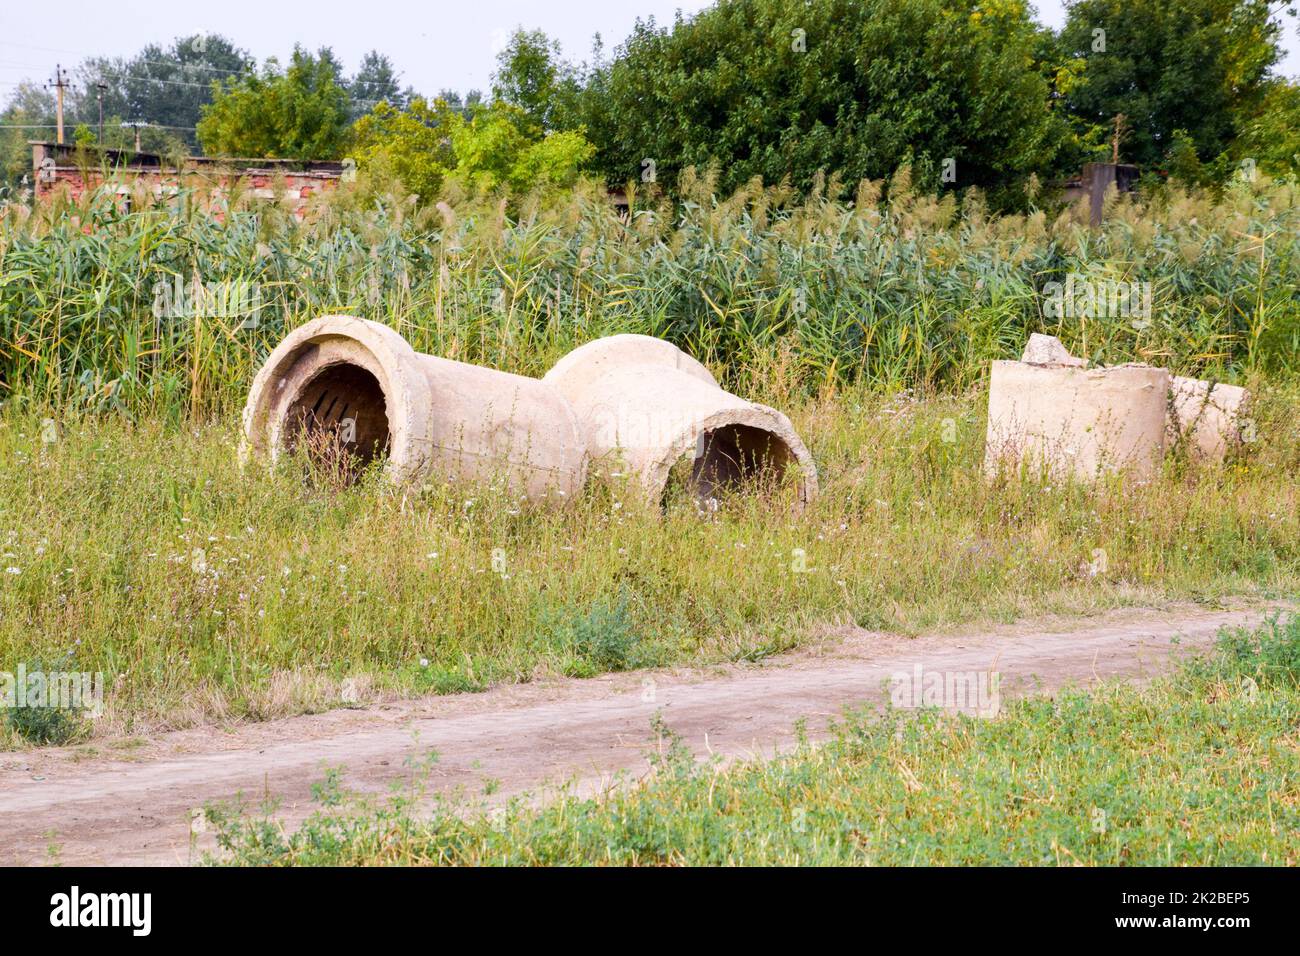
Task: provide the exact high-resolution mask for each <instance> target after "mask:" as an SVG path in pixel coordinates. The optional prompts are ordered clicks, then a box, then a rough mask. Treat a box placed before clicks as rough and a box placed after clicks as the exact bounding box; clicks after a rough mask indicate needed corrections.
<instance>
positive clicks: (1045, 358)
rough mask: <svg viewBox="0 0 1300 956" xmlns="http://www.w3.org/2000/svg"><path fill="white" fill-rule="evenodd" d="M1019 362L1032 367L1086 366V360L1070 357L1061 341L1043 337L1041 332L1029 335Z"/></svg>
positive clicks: (1052, 337) (1055, 338)
mask: <svg viewBox="0 0 1300 956" xmlns="http://www.w3.org/2000/svg"><path fill="white" fill-rule="evenodd" d="M1020 361H1022V362H1029V363H1030V364H1032V365H1068V366H1071V367H1078V368H1086V367H1087V365H1088V361H1087V359H1081V358H1075V357H1074V356H1073V355H1071V354H1070V351H1069V349H1067V348H1066V347H1065V346H1064V345H1062V344H1061V340H1060V339H1058V338H1057V337H1056V336H1054V335H1043V334H1042V333H1041V332H1032V333H1030V335H1029V341H1028V342H1027V343H1025V351H1024V354H1022V355H1021V356H1020Z"/></svg>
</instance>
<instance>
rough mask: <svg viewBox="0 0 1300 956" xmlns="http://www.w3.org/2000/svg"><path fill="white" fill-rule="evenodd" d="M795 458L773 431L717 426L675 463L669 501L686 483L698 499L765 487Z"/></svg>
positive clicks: (706, 499) (777, 477)
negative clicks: (688, 453) (692, 449)
mask: <svg viewBox="0 0 1300 956" xmlns="http://www.w3.org/2000/svg"><path fill="white" fill-rule="evenodd" d="M792 461H794V454H793V453H792V452H791V451H790V449H789V448H788V447H787V446H786V444H785V442H783V441H781V439H779V438H777V437H776V436H775V435H773V434H772V433H771V432H769V431H764V430H763V429H761V428H755V427H753V426H751V425H727V426H725V427H723V428H715V429H713V430H711V431H707V432H705V433H704V435H703V436H702V437H701V439H700V443H699V445H698V446H697V447H696V449H695V451H694V452H693V453H692V454H690V455H687V456H684V457H683V458H682V460H681V461H680V462H678V464H677V465H676V466H674V468H673V471H672V473H671V474H670V476H669V479H668V488H667V489H666V490H665V504H666V503H667V501H668V498H669V497H670V496H675V495H677V494H680V492H681V491H682V490H683V486H684V490H685V491H686V492H687V493H688V494H689V495H690V496H691V497H692V498H694V499H695V500H696V501H697V502H703V501H708V500H709V499H711V498H720V497H722V496H723V495H724V494H725V493H727V492H730V491H735V490H745V491H750V492H759V491H762V490H764V486H765V485H767V484H771V485H775V483H776V482H778V481H779V480H780V479H781V477H782V476H783V475H784V474H785V470H786V466H787V465H789V464H790V463H791V462H792ZM688 468H689V475H688V473H687V469H688Z"/></svg>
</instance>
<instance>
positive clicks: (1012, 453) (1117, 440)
mask: <svg viewBox="0 0 1300 956" xmlns="http://www.w3.org/2000/svg"><path fill="white" fill-rule="evenodd" d="M1168 394H1169V373H1168V371H1166V370H1165V369H1162V368H1155V367H1153V366H1149V365H1120V366H1116V367H1113V368H1094V369H1084V368H1077V367H1070V366H1045V365H1034V364H1029V363H1025V362H1014V361H997V362H994V363H993V366H992V369H991V374H990V381H989V416H988V431H987V436H986V444H985V459H984V462H985V470H986V471H987V472H988V473H990V474H995V473H996V472H997V471H999V470H1000V469H1003V468H1005V467H1008V466H1010V467H1019V466H1021V465H1029V466H1030V467H1046V468H1047V469H1048V470H1049V471H1050V472H1051V473H1052V474H1055V475H1062V476H1066V475H1073V476H1076V477H1078V478H1081V479H1083V480H1092V479H1095V478H1096V477H1098V476H1099V475H1102V474H1105V473H1108V472H1117V471H1125V472H1127V473H1128V474H1130V475H1132V476H1133V477H1135V478H1138V479H1139V480H1144V479H1149V478H1151V477H1153V476H1154V475H1155V474H1156V473H1157V471H1158V470H1159V467H1160V462H1161V459H1162V458H1163V457H1164V451H1165V413H1166V397H1167V395H1168Z"/></svg>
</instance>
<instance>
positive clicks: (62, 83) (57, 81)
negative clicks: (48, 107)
mask: <svg viewBox="0 0 1300 956" xmlns="http://www.w3.org/2000/svg"><path fill="white" fill-rule="evenodd" d="M51 87H53V88H54V89H55V90H57V91H58V107H57V114H56V115H57V116H58V124H59V136H58V142H59V143H60V144H62V143H63V91H64V90H65V89H67V87H68V71H67V70H65V69H64V68H63V67H62V66H61V65H60V64H58V63H56V64H54V82H53V83H46V84H45V88H46V89H47V90H48V89H50V88H51Z"/></svg>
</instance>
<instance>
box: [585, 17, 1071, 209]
mask: <svg viewBox="0 0 1300 956" xmlns="http://www.w3.org/2000/svg"><path fill="white" fill-rule="evenodd" d="M1037 42H1038V38H1037V28H1036V26H1035V24H1034V23H1033V21H1032V19H1031V18H1030V15H1029V10H1028V7H1027V6H1026V4H1025V3H1024V2H1023V0H984V2H976V0H721V2H720V3H718V5H717V6H715V7H711V8H709V9H707V10H705V11H704V12H702V13H700V14H699V15H697V16H695V17H694V18H691V19H684V18H679V19H678V20H677V21H676V22H675V23H674V25H673V27H672V29H660V28H658V27H657V26H656V25H655V23H654V21H653V20H651V21H649V22H638V23H637V26H636V28H635V30H634V32H633V34H632V36H631V37H630V38H629V39H628V40H627V41H626V42H625V43H624V44H623V45H622V46H621V47H620V48H619V49H618V50H617V51H616V52H615V56H614V59H613V60H612V62H611V63H610V64H608V65H607V66H602V67H600V68H598V69H596V70H595V71H594V73H593V75H592V76H591V78H590V82H589V83H588V84H587V87H586V90H585V93H584V96H583V107H582V110H581V111H580V112H579V114H578V115H577V116H576V117H575V118H574V121H581V122H583V123H585V124H586V125H587V127H588V128H589V129H590V131H591V132H590V135H591V138H592V140H593V141H594V142H595V143H596V145H597V147H598V148H599V151H600V153H599V163H600V165H601V166H602V168H603V170H604V172H605V173H606V174H607V175H608V177H609V179H610V180H611V181H613V182H621V181H627V180H631V179H635V178H638V177H641V178H648V176H649V174H650V172H651V170H652V169H653V172H654V175H655V177H656V178H657V179H659V180H664V181H666V182H670V183H671V181H672V179H673V177H675V175H676V174H677V173H678V172H679V171H680V170H681V169H682V167H684V166H687V165H692V164H693V165H697V166H698V165H705V164H709V163H714V164H717V165H718V167H719V168H720V171H721V175H722V185H723V187H724V188H726V187H732V186H736V185H738V184H740V183H742V182H744V181H745V180H747V179H749V178H750V177H752V176H755V175H760V176H762V177H763V178H764V179H765V180H767V181H769V182H773V181H778V180H781V179H783V178H786V177H788V178H789V179H790V181H791V182H792V183H793V184H794V185H796V186H798V187H807V186H808V185H809V184H810V183H811V182H812V180H813V177H814V176H815V174H816V172H817V171H818V170H825V171H826V172H827V173H830V172H832V171H838V172H840V173H841V174H842V175H843V176H844V177H845V178H846V179H849V180H853V179H857V178H860V177H866V176H870V177H883V176H886V175H888V174H890V173H892V172H893V171H894V170H895V169H896V168H897V167H898V166H899V165H901V164H903V163H905V162H908V161H909V160H911V161H912V162H913V163H914V166H915V170H916V175H917V177H918V178H919V179H920V180H921V181H922V182H924V183H927V184H939V183H941V182H945V181H952V182H953V183H954V184H955V185H958V186H968V185H980V186H986V187H999V186H1010V185H1011V184H1012V183H1013V182H1015V181H1016V180H1018V179H1020V178H1022V177H1023V176H1025V175H1026V174H1028V173H1030V172H1034V171H1039V170H1043V169H1045V168H1046V167H1047V166H1048V164H1049V162H1050V160H1051V158H1052V155H1053V153H1054V152H1055V150H1056V148H1057V145H1058V143H1059V139H1060V126H1062V125H1063V123H1061V122H1060V121H1058V120H1057V119H1056V118H1055V117H1054V115H1053V113H1052V112H1051V111H1050V110H1048V109H1047V108H1046V106H1045V104H1046V103H1047V100H1048V95H1049V88H1048V84H1047V81H1046V80H1045V79H1044V77H1043V75H1042V73H1041V71H1040V70H1039V69H1038V68H1037V67H1036V65H1035V60H1034V48H1035V44H1036V43H1037ZM945 160H951V163H949V164H946V165H945V162H944V161H945ZM954 164H955V165H954ZM945 168H946V169H947V170H948V171H949V172H950V173H952V174H955V179H953V177H952V176H949V177H948V179H947V180H945V178H944V176H943V172H944V171H945Z"/></svg>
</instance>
